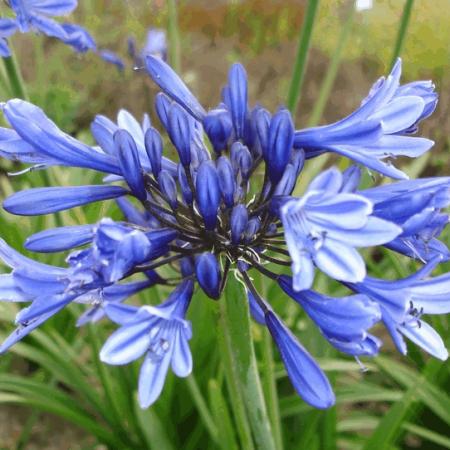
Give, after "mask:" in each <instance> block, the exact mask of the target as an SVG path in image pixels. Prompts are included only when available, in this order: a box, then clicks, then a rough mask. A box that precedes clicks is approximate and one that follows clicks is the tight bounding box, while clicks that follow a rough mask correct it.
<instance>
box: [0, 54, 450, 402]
mask: <svg viewBox="0 0 450 450" xmlns="http://www.w3.org/2000/svg"><path fill="white" fill-rule="evenodd" d="M145 63H146V66H147V69H148V72H149V74H150V75H151V77H152V78H153V80H154V81H155V82H156V84H157V85H158V86H159V87H160V88H161V89H162V90H163V93H160V94H158V95H157V96H156V98H155V107H156V112H157V116H158V117H159V119H160V122H161V125H162V128H163V129H164V130H165V131H166V133H167V138H164V137H163V136H161V134H160V132H159V131H158V130H157V127H156V125H155V124H152V123H151V122H150V119H149V117H148V116H147V115H145V116H144V118H143V120H142V122H139V121H137V120H136V119H135V118H134V117H133V116H132V115H131V114H130V113H129V112H127V111H125V110H122V111H120V112H119V114H118V117H117V122H116V123H115V122H113V121H112V120H110V119H108V118H106V117H104V116H97V117H96V118H95V120H94V122H93V123H92V126H91V130H92V134H93V136H94V139H95V141H96V143H97V145H96V146H94V147H92V146H89V145H86V144H84V143H82V142H80V141H78V140H76V139H75V138H73V137H71V136H69V135H67V134H65V133H63V132H62V131H61V130H59V129H58V128H57V126H56V125H55V124H54V123H53V122H52V121H50V120H49V119H48V118H47V117H46V116H45V114H44V112H43V111H42V110H40V109H39V108H37V107H35V106H33V105H31V104H30V103H27V102H24V101H20V100H10V101H9V102H7V103H6V104H5V105H4V106H3V112H4V115H5V118H6V120H7V121H8V122H9V123H10V125H11V128H1V129H0V155H2V156H3V157H6V158H8V159H11V160H15V161H22V162H24V163H27V164H30V165H31V168H33V169H45V168H46V167H49V166H55V165H61V166H72V167H81V168H84V169H92V170H95V171H98V172H101V173H102V174H104V178H103V184H98V185H93V186H65V187H45V188H35V189H29V190H25V191H21V192H18V193H16V194H13V195H12V196H10V197H9V198H7V199H6V200H5V202H4V208H5V209H6V210H7V211H9V212H11V213H13V214H20V215H39V214H48V213H52V212H56V211H62V210H65V209H69V208H73V207H76V206H81V205H85V204H88V203H91V202H97V201H104V200H111V199H114V200H115V201H116V203H117V204H118V206H119V208H120V210H121V211H122V213H123V215H124V221H122V222H115V221H113V220H111V219H107V218H103V219H102V220H100V221H99V223H97V224H81V225H76V226H73V227H61V228H57V229H54V230H47V231H42V232H40V233H37V234H36V235H33V236H31V237H30V238H29V239H28V240H27V241H26V243H25V246H26V247H27V248H28V249H29V250H33V251H39V252H54V251H70V253H69V255H68V256H67V258H66V262H67V267H53V266H45V265H42V264H40V263H37V262H34V261H33V260H30V259H28V258H24V257H22V256H20V254H18V253H17V252H15V251H13V250H12V249H10V248H9V247H8V246H7V245H6V244H5V243H2V245H1V246H0V256H1V258H2V259H3V260H4V261H5V263H6V264H7V265H9V266H10V267H11V268H12V272H11V273H10V274H6V275H3V278H0V297H2V298H4V299H5V300H7V301H18V302H31V303H30V305H29V306H28V307H26V308H25V309H23V310H22V311H21V312H19V314H18V316H17V324H18V330H17V331H15V332H14V333H13V334H12V335H11V336H10V337H9V338H8V339H7V341H6V342H5V343H4V344H3V346H2V347H1V350H3V351H4V350H6V349H7V348H9V347H10V346H11V345H12V344H13V343H15V342H17V340H19V339H21V338H22V337H24V336H25V335H27V334H28V333H29V332H30V331H31V330H32V329H34V328H35V327H36V326H38V325H40V324H41V323H43V322H44V321H45V320H47V319H48V318H49V317H51V316H52V315H53V314H55V313H56V312H58V311H60V310H61V309H62V308H64V307H65V306H66V305H68V304H70V303H71V302H78V303H82V304H85V305H87V311H86V312H85V313H84V314H83V315H82V316H81V317H80V319H79V321H78V324H79V325H82V324H83V323H86V322H87V321H93V322H95V321H98V320H99V319H100V318H102V317H105V314H106V316H107V317H108V318H109V319H110V320H112V321H113V322H115V323H117V324H119V325H120V328H119V329H118V330H117V331H116V332H114V333H113V334H112V336H111V337H110V338H109V339H108V340H107V342H106V344H105V345H104V347H103V349H102V351H101V358H102V360H103V361H104V362H106V363H108V364H127V363H129V362H131V361H134V360H135V359H138V358H140V357H141V356H144V362H143V364H142V367H141V372H140V377H139V400H140V403H141V405H142V406H143V407H147V406H149V405H150V404H152V403H153V402H154V401H155V400H156V398H157V397H158V396H159V394H160V392H161V390H162V387H163V383H164V379H165V377H166V374H167V372H168V368H169V366H170V365H171V366H172V369H173V371H174V372H175V374H176V375H179V376H187V375H188V374H189V373H190V372H191V370H192V358H191V353H190V350H189V346H188V341H189V339H190V338H191V328H190V323H189V322H188V321H187V320H186V313H187V309H188V306H189V304H190V302H191V299H192V301H195V298H194V297H193V295H194V289H195V287H196V286H197V285H198V287H199V288H200V289H201V290H202V291H203V292H204V293H205V295H206V296H208V297H209V298H211V299H213V300H218V301H224V299H222V298H221V296H222V292H223V290H224V287H225V285H226V283H227V280H228V281H229V278H230V274H232V276H237V277H239V278H240V281H242V283H243V284H244V285H245V288H246V292H247V297H248V305H249V308H250V311H251V313H252V315H253V316H254V318H255V320H256V321H257V322H258V323H260V324H262V325H263V326H267V328H268V330H269V332H270V333H271V335H272V337H273V338H274V341H275V344H276V345H277V348H278V350H279V352H280V355H281V359H282V360H283V362H284V364H285V366H286V369H287V373H288V375H289V377H290V379H291V381H292V384H293V386H294V388H295V389H296V391H297V392H298V394H299V395H300V396H302V397H303V399H304V400H305V401H306V402H308V403H310V404H311V405H313V406H315V407H318V408H327V407H329V406H331V405H332V404H333V403H334V401H335V397H334V394H333V391H332V388H331V384H330V383H329V381H328V379H327V377H326V375H325V374H324V372H323V371H322V370H321V369H320V367H319V365H318V364H317V363H316V362H315V361H314V358H313V357H312V356H311V355H310V354H309V353H308V351H307V349H306V348H304V347H303V346H302V345H301V344H300V342H299V341H298V340H297V338H296V336H294V334H293V333H292V332H290V331H289V330H288V329H287V327H286V325H284V324H283V322H282V320H281V318H280V317H278V316H277V314H276V313H275V312H274V310H273V309H272V307H271V305H270V299H264V298H262V296H261V295H260V293H259V292H258V289H256V287H255V285H254V283H253V281H252V278H251V276H252V273H254V272H255V271H256V272H260V273H261V274H262V275H264V276H266V277H268V278H269V279H271V280H273V281H274V282H276V283H277V284H278V285H279V286H280V288H281V290H282V291H284V293H285V294H287V296H288V297H291V298H292V300H293V301H295V302H296V303H297V304H298V305H299V307H302V308H303V310H304V311H305V313H306V314H307V315H308V316H309V317H310V318H311V320H312V321H313V322H314V323H315V324H316V325H317V327H318V329H319V330H320V332H321V334H322V335H323V337H324V342H328V343H329V344H330V345H332V346H333V347H334V348H336V349H338V350H339V351H341V352H343V353H345V354H348V355H352V356H354V357H355V358H360V357H371V356H375V355H376V354H377V353H378V351H379V349H380V347H381V341H380V340H379V339H378V338H377V337H376V336H374V335H373V334H372V331H371V328H372V327H373V326H374V325H375V324H376V323H378V322H383V323H384V325H385V326H386V327H387V329H388V331H389V333H390V334H391V336H392V337H393V339H394V341H395V342H396V344H397V347H398V348H399V350H400V351H401V352H402V353H405V352H406V344H405V342H404V341H403V338H402V336H406V337H407V338H409V339H411V340H413V341H414V342H416V343H417V344H419V345H421V346H422V347H423V348H424V349H425V350H426V351H428V352H430V353H431V354H432V355H434V356H437V357H438V358H441V359H445V358H446V357H447V353H446V350H445V347H444V346H443V344H442V341H441V340H440V338H439V337H438V335H437V333H436V332H435V331H433V330H432V329H431V327H430V326H428V325H426V322H423V321H422V319H421V315H422V314H442V313H446V312H448V307H449V302H448V298H450V283H449V280H448V274H446V275H440V276H438V277H431V276H430V274H431V272H432V270H433V269H434V267H435V266H436V265H437V264H438V263H439V262H441V261H442V260H444V259H446V258H448V251H447V250H446V248H445V246H444V245H443V244H441V243H440V241H439V240H438V237H439V234H440V232H441V231H442V229H443V227H444V226H445V225H446V224H447V223H448V217H447V215H446V214H445V213H444V208H445V207H446V206H448V204H449V182H448V179H447V178H437V179H423V180H415V181H401V182H398V183H394V184H387V185H384V186H381V187H374V188H370V189H364V190H360V189H359V184H360V183H359V181H360V170H361V169H360V168H357V167H351V168H349V169H348V170H346V171H345V172H343V173H341V172H340V171H339V170H338V169H337V168H333V167H332V168H329V169H327V170H325V171H324V172H322V173H321V174H319V175H318V176H317V177H315V178H314V179H313V180H312V182H311V183H310V184H309V186H303V187H304V189H303V190H302V192H303V194H301V195H300V196H299V195H297V194H296V193H295V187H296V184H297V180H298V179H299V178H300V179H301V173H302V170H303V168H304V167H307V165H308V159H310V158H312V157H314V156H319V155H320V154H321V153H323V152H324V151H334V152H338V153H341V154H343V155H346V156H350V157H351V158H352V159H354V160H355V161H357V162H359V163H362V164H363V165H366V166H367V167H368V168H370V169H375V170H379V171H381V172H382V173H384V174H386V175H392V176H400V175H401V174H402V173H401V172H399V171H398V170H397V169H394V168H393V167H392V166H389V165H388V164H387V163H385V162H384V158H385V157H388V156H389V155H391V154H393V152H394V153H397V154H408V155H410V156H417V155H419V154H420V153H422V152H424V151H426V150H428V149H429V148H430V145H431V141H428V140H426V139H423V138H418V137H413V136H411V133H412V132H415V131H416V127H417V124H418V122H419V121H420V120H422V119H424V118H426V117H427V116H428V115H429V114H431V112H432V110H433V109H434V106H435V104H436V97H435V94H434V93H433V89H432V85H431V84H430V83H427V82H423V83H422V82H419V83H411V84H409V85H405V86H403V87H400V85H399V76H400V63H397V65H396V66H395V67H394V69H393V72H392V73H391V74H390V75H389V76H388V77H387V78H386V79H382V80H380V81H379V82H377V83H376V85H375V86H374V87H373V89H372V91H371V92H370V94H369V97H368V98H367V99H366V100H365V101H363V104H362V105H361V107H360V108H359V109H358V110H357V111H356V112H355V113H353V114H351V115H350V116H349V117H347V118H346V119H343V120H342V121H340V122H337V123H336V124H333V125H329V126H325V127H319V128H315V129H309V130H300V131H295V128H294V124H293V119H292V117H291V115H290V113H289V112H288V111H287V110H286V109H284V108H280V109H279V110H278V111H277V112H275V113H274V114H271V113H270V112H269V111H267V110H265V109H264V108H263V107H261V106H255V107H254V108H251V107H250V106H249V98H248V86H247V75H246V72H245V69H244V67H243V66H242V65H240V64H235V65H233V66H232V67H231V69H230V72H229V76H228V80H227V84H226V86H225V87H224V88H223V90H222V96H221V99H220V101H219V104H218V105H216V106H215V107H214V108H213V109H211V110H209V111H206V109H205V108H204V107H203V106H202V105H201V103H200V102H199V101H198V100H197V98H196V97H195V96H194V94H193V93H192V92H191V91H190V90H189V88H188V87H187V86H186V85H185V84H184V83H183V81H182V80H181V78H180V77H179V76H178V75H177V74H176V73H175V72H174V71H173V70H172V69H171V68H170V66H168V65H167V64H166V63H165V62H164V61H163V60H162V59H161V58H159V57H155V56H148V55H147V56H146V57H145ZM208 141H209V142H208ZM210 149H211V150H212V151H210ZM169 155H176V157H175V158H174V159H173V160H172V159H170V158H169V157H168V156H169ZM402 204H407V205H406V206H405V207H403V208H402V207H401V205H402ZM379 245H383V246H385V247H386V248H388V249H392V250H395V251H398V252H400V253H404V254H406V255H407V256H413V257H417V259H418V260H419V264H420V261H422V260H423V261H428V262H427V264H426V265H425V266H423V267H422V268H421V269H419V270H418V272H417V273H416V274H413V275H411V276H410V277H409V278H406V279H403V280H387V281H386V280H379V279H376V278H373V277H371V276H370V274H368V273H367V272H368V271H367V269H366V265H365V263H364V259H363V257H362V256H361V254H360V253H359V251H358V250H357V249H363V248H367V247H374V246H379ZM78 247H81V248H78ZM74 248H78V249H76V250H73V249H74ZM427 251H429V253H426V252H427ZM277 267H278V269H277ZM162 268H164V277H163V276H162V275H161V274H160V273H159V272H160V269H162ZM288 268H291V272H292V273H291V276H288V275H282V272H284V271H285V270H287V269H288ZM316 268H318V269H320V270H321V271H322V272H323V273H325V274H326V275H328V276H329V277H331V278H332V279H334V280H336V281H337V282H339V283H341V284H342V285H343V286H344V287H345V288H347V289H348V294H346V295H344V296H343V297H334V296H331V295H328V294H325V293H320V292H316V291H314V284H313V281H314V273H315V270H316ZM161 273H162V272H161ZM154 284H165V285H170V286H176V287H175V288H174V290H173V291H172V293H171V294H170V295H169V297H168V299H167V300H166V301H165V302H163V303H162V304H161V305H157V306H154V305H149V304H145V305H140V306H132V305H128V304H124V303H123V302H124V300H126V298H127V297H128V296H130V295H132V294H134V293H136V292H140V291H141V290H143V289H146V288H148V287H150V286H153V285H154ZM43 292H45V293H46V295H45V297H43ZM244 301H245V300H244Z"/></svg>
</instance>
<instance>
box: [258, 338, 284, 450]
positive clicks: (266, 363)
mask: <svg viewBox="0 0 450 450" xmlns="http://www.w3.org/2000/svg"><path fill="white" fill-rule="evenodd" d="M272 345H273V344H272V338H271V336H270V333H269V332H268V330H263V342H262V352H263V355H262V359H263V379H262V382H263V389H264V394H265V397H266V399H267V410H268V414H269V417H270V422H271V424H272V429H273V436H274V440H275V446H276V448H277V450H282V449H283V436H282V432H281V419H280V409H279V404H278V392H277V384H276V378H275V364H274V359H273V347H272Z"/></svg>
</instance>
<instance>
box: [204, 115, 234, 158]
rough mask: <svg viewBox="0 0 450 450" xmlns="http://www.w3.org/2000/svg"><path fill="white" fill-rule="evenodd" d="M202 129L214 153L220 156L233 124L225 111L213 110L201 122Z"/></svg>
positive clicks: (225, 146)
mask: <svg viewBox="0 0 450 450" xmlns="http://www.w3.org/2000/svg"><path fill="white" fill-rule="evenodd" d="M203 127H204V128H205V132H206V134H207V135H208V137H209V140H210V141H211V144H212V146H213V148H214V151H215V152H216V153H217V154H219V155H220V153H221V151H222V150H225V149H226V148H227V144H228V139H229V138H230V136H231V131H232V129H233V123H232V121H231V118H230V114H229V112H228V111H227V110H226V109H213V110H211V111H209V112H208V114H207V115H206V117H205V118H204V120H203Z"/></svg>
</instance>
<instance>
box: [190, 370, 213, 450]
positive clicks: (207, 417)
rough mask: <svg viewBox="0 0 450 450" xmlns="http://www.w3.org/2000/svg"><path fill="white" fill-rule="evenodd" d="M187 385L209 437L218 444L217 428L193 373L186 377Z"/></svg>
mask: <svg viewBox="0 0 450 450" xmlns="http://www.w3.org/2000/svg"><path fill="white" fill-rule="evenodd" d="M186 380H187V386H188V388H189V391H190V393H191V396H192V399H193V400H194V403H195V406H196V407H197V409H198V412H199V414H200V416H201V418H202V420H203V423H204V425H205V427H206V429H207V430H208V433H209V435H210V437H211V439H212V440H213V441H214V442H215V443H216V444H218V435H219V432H218V429H217V426H216V423H215V422H214V419H213V417H212V414H211V413H210V411H209V408H208V405H207V404H206V401H205V399H204V398H203V395H202V393H201V391H200V389H199V387H198V384H197V381H196V379H195V377H194V375H192V374H191V375H189V376H188V377H187V379H186Z"/></svg>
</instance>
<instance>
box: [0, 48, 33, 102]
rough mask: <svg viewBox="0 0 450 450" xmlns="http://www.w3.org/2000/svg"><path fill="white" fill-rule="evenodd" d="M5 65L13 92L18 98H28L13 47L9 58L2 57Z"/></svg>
mask: <svg viewBox="0 0 450 450" xmlns="http://www.w3.org/2000/svg"><path fill="white" fill-rule="evenodd" d="M2 59H3V64H4V66H5V71H6V76H7V78H8V81H9V85H10V89H11V94H12V95H13V96H14V97H16V98H21V99H22V100H28V95H27V93H26V90H25V84H24V82H23V78H22V75H21V73H20V69H19V65H18V63H17V60H16V57H15V55H14V53H13V51H12V49H11V56H9V57H8V58H2Z"/></svg>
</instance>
